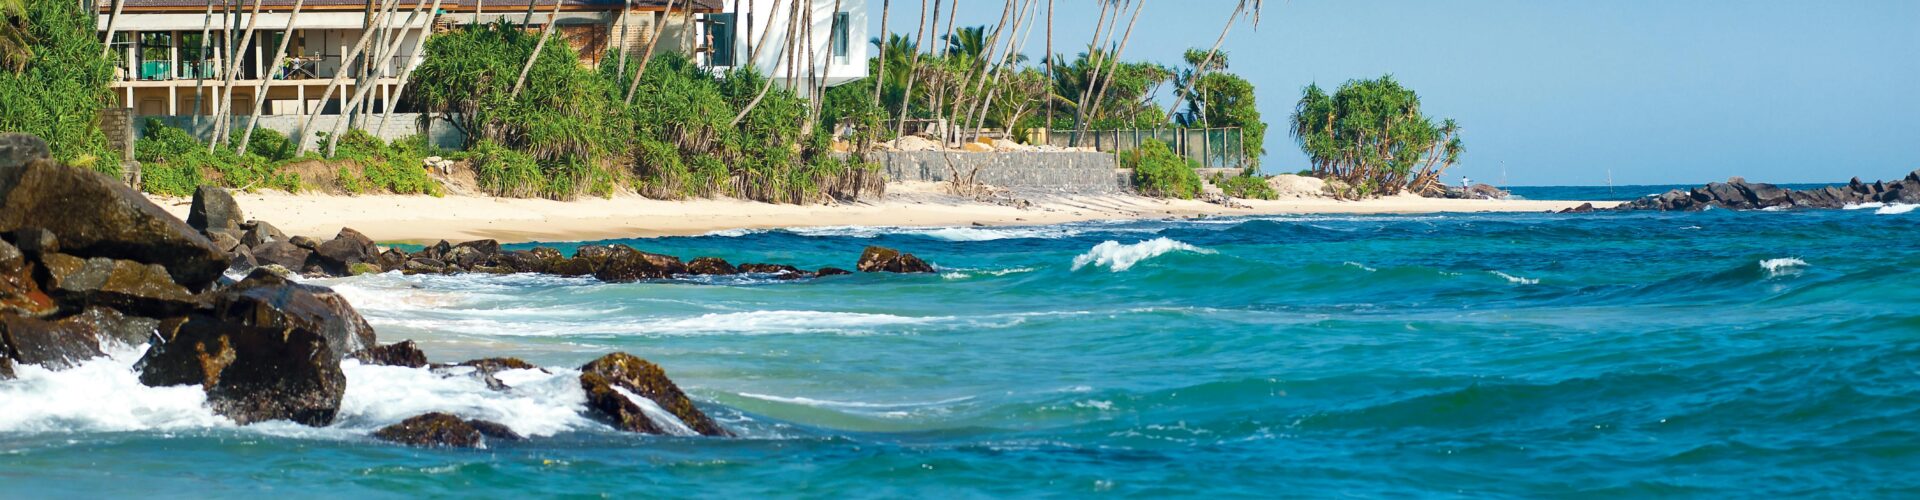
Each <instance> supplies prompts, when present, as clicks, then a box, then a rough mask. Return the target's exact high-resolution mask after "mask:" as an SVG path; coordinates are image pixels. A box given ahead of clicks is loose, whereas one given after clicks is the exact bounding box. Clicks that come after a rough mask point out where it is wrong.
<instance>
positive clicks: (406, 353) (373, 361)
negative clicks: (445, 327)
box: [347, 340, 427, 368]
mask: <svg viewBox="0 0 1920 500" xmlns="http://www.w3.org/2000/svg"><path fill="white" fill-rule="evenodd" d="M347 357H350V358H353V359H357V360H360V362H361V363H366V364H369V365H379V366H404V367H407V368H421V367H424V366H427V353H424V352H420V346H418V345H415V344H414V343H413V341H411V340H403V341H400V342H399V343H394V344H387V345H383V346H379V347H374V348H371V349H362V350H359V351H355V352H354V353H353V354H350V355H348V356H347Z"/></svg>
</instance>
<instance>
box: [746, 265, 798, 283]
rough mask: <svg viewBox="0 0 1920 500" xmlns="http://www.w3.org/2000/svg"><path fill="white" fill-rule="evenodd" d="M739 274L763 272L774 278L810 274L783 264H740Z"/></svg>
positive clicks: (788, 277)
mask: <svg viewBox="0 0 1920 500" xmlns="http://www.w3.org/2000/svg"><path fill="white" fill-rule="evenodd" d="M739 270H740V274H764V275H767V276H770V277H772V278H773V279H776V280H783V281H784V280H797V279H801V278H806V277H809V276H812V275H811V274H808V273H807V271H806V270H803V269H800V268H798V267H793V266H789V265H785V264H754V263H745V264H740V267H739Z"/></svg>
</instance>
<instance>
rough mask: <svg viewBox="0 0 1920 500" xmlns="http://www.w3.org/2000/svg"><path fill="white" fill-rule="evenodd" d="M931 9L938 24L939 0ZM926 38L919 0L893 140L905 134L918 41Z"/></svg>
mask: <svg viewBox="0 0 1920 500" xmlns="http://www.w3.org/2000/svg"><path fill="white" fill-rule="evenodd" d="M933 9H934V14H933V22H934V24H939V23H940V12H939V10H940V0H933ZM881 36H886V35H885V34H882V35H881ZM926 39H927V0H920V29H919V30H918V31H916V32H914V35H913V57H911V58H909V60H908V62H907V88H906V93H904V94H901V95H900V119H898V120H895V121H894V122H893V137H894V140H895V141H898V140H899V138H900V136H903V135H907V110H910V109H913V82H914V81H916V80H919V78H917V77H918V76H919V73H920V70H919V68H920V42H921V41H922V40H926Z"/></svg>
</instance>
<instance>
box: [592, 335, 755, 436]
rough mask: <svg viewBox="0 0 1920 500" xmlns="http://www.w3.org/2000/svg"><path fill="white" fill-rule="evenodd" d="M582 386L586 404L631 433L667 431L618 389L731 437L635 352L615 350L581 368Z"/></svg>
mask: <svg viewBox="0 0 1920 500" xmlns="http://www.w3.org/2000/svg"><path fill="white" fill-rule="evenodd" d="M580 372H581V373H580V387H581V388H583V389H585V390H586V391H587V407H588V408H590V409H592V410H593V411H595V412H597V413H599V414H600V416H602V417H604V418H606V419H607V420H608V421H610V422H612V423H613V424H614V426H615V427H618V428H620V429H621V430H625V431H629V432H639V433H646V434H665V433H666V431H665V430H664V429H662V428H661V426H660V425H659V424H657V423H655V422H654V421H653V419H651V418H649V417H647V415H646V413H645V411H644V410H641V408H640V406H639V404H638V403H636V402H634V401H631V400H629V399H627V397H626V396H624V395H622V394H620V391H618V390H616V389H615V388H616V387H618V388H621V389H625V390H626V392H629V393H632V394H633V395H634V396H637V397H643V398H647V399H649V400H652V401H653V402H654V403H655V404H658V405H660V407H661V408H663V409H665V410H666V411H667V412H668V413H672V414H673V415H674V416H675V417H677V418H679V419H680V421H681V422H682V423H685V424H686V425H687V427H690V428H692V429H693V430H694V432H697V433H699V434H700V435H703V436H732V435H733V433H731V432H728V431H727V430H726V429H724V428H721V427H720V425H719V424H717V423H714V421H713V419H711V418H708V417H707V414H706V413H704V412H701V411H700V409H699V408H698V407H695V406H694V405H693V400H691V399H688V398H687V395H686V393H683V392H680V387H679V386H676V385H674V383H673V381H672V380H669V379H667V374H666V372H665V371H663V370H661V369H660V367H659V366H655V365H654V364H653V363H649V362H647V361H646V360H644V359H640V358H637V357H634V356H633V355H630V354H627V353H623V352H616V353H613V354H608V355H606V356H602V357H601V358H600V359H596V360H593V361H592V362H590V363H587V364H586V365H585V366H581V367H580Z"/></svg>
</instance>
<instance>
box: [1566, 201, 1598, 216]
mask: <svg viewBox="0 0 1920 500" xmlns="http://www.w3.org/2000/svg"><path fill="white" fill-rule="evenodd" d="M1599 210H1600V209H1598V208H1594V207H1593V204H1592V203H1581V204H1580V206H1577V207H1573V208H1568V209H1564V210H1561V211H1560V212H1559V213H1563V214H1590V213H1594V212H1596V211H1599Z"/></svg>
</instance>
